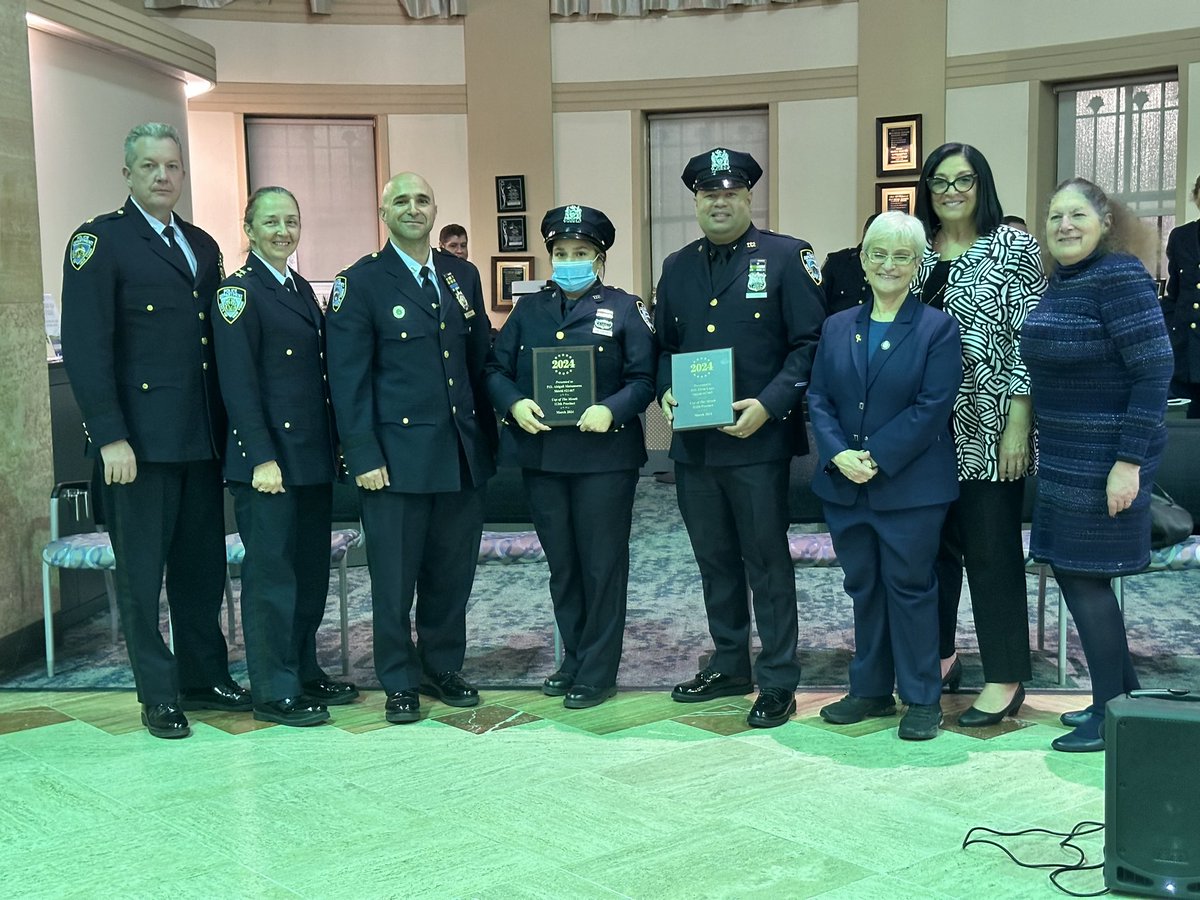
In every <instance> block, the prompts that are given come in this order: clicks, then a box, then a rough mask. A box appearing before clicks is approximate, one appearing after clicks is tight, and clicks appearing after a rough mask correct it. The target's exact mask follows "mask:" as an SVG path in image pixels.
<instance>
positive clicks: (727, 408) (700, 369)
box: [671, 347, 737, 431]
mask: <svg viewBox="0 0 1200 900" xmlns="http://www.w3.org/2000/svg"><path fill="white" fill-rule="evenodd" d="M671 393H672V394H674V395H675V401H676V402H677V403H678V404H679V405H678V406H676V407H675V420H674V422H673V423H672V426H671V427H672V428H673V429H674V430H675V431H688V430H690V429H693V428H719V427H720V426H722V425H732V424H733V423H734V422H735V421H736V419H737V417H736V416H735V415H734V412H733V348H732V347H724V348H722V349H720V350H700V351H698V352H696V353H676V354H675V355H674V356H672V357H671Z"/></svg>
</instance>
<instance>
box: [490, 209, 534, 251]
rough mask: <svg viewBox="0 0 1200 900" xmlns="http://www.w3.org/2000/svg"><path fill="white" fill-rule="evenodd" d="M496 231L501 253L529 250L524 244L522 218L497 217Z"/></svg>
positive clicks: (523, 223) (523, 220)
mask: <svg viewBox="0 0 1200 900" xmlns="http://www.w3.org/2000/svg"><path fill="white" fill-rule="evenodd" d="M496 230H497V231H498V232H499V237H500V252H501V253H520V252H521V251H523V250H528V249H529V247H528V245H527V244H526V243H525V217H524V216H497V217H496Z"/></svg>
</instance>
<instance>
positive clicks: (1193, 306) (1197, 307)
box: [1192, 303, 1200, 309]
mask: <svg viewBox="0 0 1200 900" xmlns="http://www.w3.org/2000/svg"><path fill="white" fill-rule="evenodd" d="M1192 309H1200V303H1193V304H1192Z"/></svg>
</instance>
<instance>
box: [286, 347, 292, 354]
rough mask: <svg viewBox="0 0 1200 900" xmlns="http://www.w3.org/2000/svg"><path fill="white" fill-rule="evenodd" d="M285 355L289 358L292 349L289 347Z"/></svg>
mask: <svg viewBox="0 0 1200 900" xmlns="http://www.w3.org/2000/svg"><path fill="white" fill-rule="evenodd" d="M287 355H288V356H291V355H292V348H291V347H288V348H287Z"/></svg>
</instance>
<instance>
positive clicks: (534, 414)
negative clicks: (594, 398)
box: [508, 397, 613, 434]
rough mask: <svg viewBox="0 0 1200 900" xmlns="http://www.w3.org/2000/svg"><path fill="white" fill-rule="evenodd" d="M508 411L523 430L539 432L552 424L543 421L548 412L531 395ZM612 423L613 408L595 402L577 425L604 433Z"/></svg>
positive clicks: (530, 432) (533, 432)
mask: <svg viewBox="0 0 1200 900" xmlns="http://www.w3.org/2000/svg"><path fill="white" fill-rule="evenodd" d="M508 412H509V414H510V415H511V416H512V417H513V420H514V421H515V422H516V423H517V424H518V425H520V426H521V430H522V431H526V432H528V433H529V434H537V433H538V432H539V431H549V430H550V426H549V425H547V424H546V423H545V422H543V421H541V420H542V419H544V418H545V417H546V414H545V413H544V412H542V408H541V407H540V406H538V405H537V404H536V403H534V402H533V400H532V399H531V398H530V397H525V398H523V399H521V400H518V401H517V402H516V403H514V404H513V405H512V407H511V408H510V409H509V411H508ZM612 424H613V414H612V410H611V409H609V408H608V407H607V406H604V405H603V404H601V403H595V404H593V405H592V406H589V407H588V408H587V409H585V410H584V411H583V415H581V416H580V417H579V421H578V422H576V423H575V427H576V428H578V429H579V430H580V431H589V432H596V433H603V432H605V431H608V430H609V429H610V428H612Z"/></svg>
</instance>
